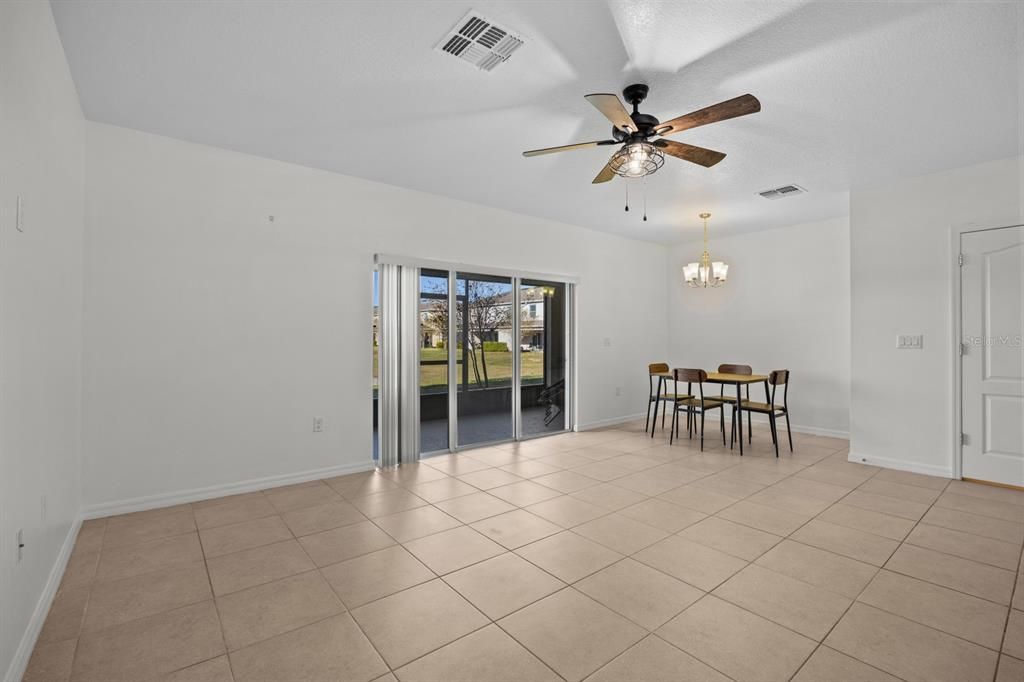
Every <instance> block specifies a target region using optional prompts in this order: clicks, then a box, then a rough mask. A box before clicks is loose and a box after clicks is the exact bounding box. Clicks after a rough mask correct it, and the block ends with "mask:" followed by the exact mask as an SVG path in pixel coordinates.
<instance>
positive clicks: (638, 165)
mask: <svg viewBox="0 0 1024 682" xmlns="http://www.w3.org/2000/svg"><path fill="white" fill-rule="evenodd" d="M664 163H665V154H664V152H662V151H661V150H660V149H658V148H657V147H655V146H654V145H653V144H651V143H650V142H630V143H629V144H626V145H624V146H623V147H622V149H620V150H619V151H617V152H615V154H614V155H613V156H612V158H611V160H610V161H609V162H608V167H609V168H611V170H612V172H613V173H615V174H616V175H621V176H622V177H624V178H642V177H644V176H645V175H650V174H651V173H653V172H654V171H656V170H658V169H659V168H661V166H662V164H664Z"/></svg>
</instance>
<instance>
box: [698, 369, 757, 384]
mask: <svg viewBox="0 0 1024 682" xmlns="http://www.w3.org/2000/svg"><path fill="white" fill-rule="evenodd" d="M762 381H768V376H767V375H766V374H725V373H723V372H708V382H709V383H712V384H759V383H761V382H762Z"/></svg>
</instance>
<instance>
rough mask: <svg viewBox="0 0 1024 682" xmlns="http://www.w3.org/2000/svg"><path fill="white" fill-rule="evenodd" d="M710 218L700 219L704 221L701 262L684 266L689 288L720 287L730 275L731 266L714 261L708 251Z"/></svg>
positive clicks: (685, 279)
mask: <svg viewBox="0 0 1024 682" xmlns="http://www.w3.org/2000/svg"><path fill="white" fill-rule="evenodd" d="M710 217H711V214H710V213H701V214H700V218H701V219H702V220H703V221H704V253H702V254H701V256H700V262H699V263H688V264H687V265H684V266H683V280H684V281H685V282H686V284H687V285H688V286H691V287H694V288H701V289H706V288H708V287H720V286H722V285H723V284H725V280H726V278H727V277H728V275H729V266H728V265H727V264H725V263H723V262H722V261H712V260H711V252H710V251H708V218H710Z"/></svg>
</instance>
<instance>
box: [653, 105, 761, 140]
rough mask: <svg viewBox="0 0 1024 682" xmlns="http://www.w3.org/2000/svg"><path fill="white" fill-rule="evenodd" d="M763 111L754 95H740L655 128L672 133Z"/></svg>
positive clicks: (665, 132) (661, 132)
mask: <svg viewBox="0 0 1024 682" xmlns="http://www.w3.org/2000/svg"><path fill="white" fill-rule="evenodd" d="M758 111H761V103H760V102H759V101H758V100H757V98H756V97H754V96H753V95H740V96H739V97H734V98H733V99H728V100H726V101H724V102H719V103H718V104H712V105H711V106H710V107H706V108H704V109H700V110H698V111H694V112H691V113H689V114H686V115H684V116H679V117H677V118H673V119H672V120H670V121H665V122H664V123H662V124H661V125H659V126H658V127H657V128H656V129H655V130H656V132H657V133H658V134H659V135H672V134H673V133H678V132H679V131H680V130H689V129H690V128H696V127H697V126H704V125H707V124H709V123H717V122H718V121H725V120H728V119H730V118H736V117H737V116H746V115H747V114H754V113H757V112H758Z"/></svg>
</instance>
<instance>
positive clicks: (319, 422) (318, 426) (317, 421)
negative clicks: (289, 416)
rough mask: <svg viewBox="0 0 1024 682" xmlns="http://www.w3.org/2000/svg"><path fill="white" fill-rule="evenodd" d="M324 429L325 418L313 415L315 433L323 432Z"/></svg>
mask: <svg viewBox="0 0 1024 682" xmlns="http://www.w3.org/2000/svg"><path fill="white" fill-rule="evenodd" d="M323 430H324V418H323V417H313V433H323Z"/></svg>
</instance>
